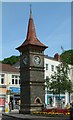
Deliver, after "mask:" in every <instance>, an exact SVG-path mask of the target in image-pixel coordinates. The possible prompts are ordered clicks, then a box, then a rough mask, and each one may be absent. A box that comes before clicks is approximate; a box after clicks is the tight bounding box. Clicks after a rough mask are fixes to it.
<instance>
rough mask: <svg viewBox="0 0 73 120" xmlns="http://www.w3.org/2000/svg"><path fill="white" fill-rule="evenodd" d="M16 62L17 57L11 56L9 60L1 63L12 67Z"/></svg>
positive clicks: (6, 59)
mask: <svg viewBox="0 0 73 120" xmlns="http://www.w3.org/2000/svg"><path fill="white" fill-rule="evenodd" d="M17 61H19V56H11V57H9V58H5V59H4V60H3V61H2V63H4V64H10V65H13V64H15V63H16V62H17Z"/></svg>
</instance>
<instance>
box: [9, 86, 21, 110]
mask: <svg viewBox="0 0 73 120" xmlns="http://www.w3.org/2000/svg"><path fill="white" fill-rule="evenodd" d="M10 91H11V94H10V102H11V109H12V110H13V109H19V105H20V88H19V87H10Z"/></svg>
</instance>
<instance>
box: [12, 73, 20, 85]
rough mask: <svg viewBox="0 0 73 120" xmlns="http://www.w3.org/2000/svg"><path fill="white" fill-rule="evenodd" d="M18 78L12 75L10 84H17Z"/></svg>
mask: <svg viewBox="0 0 73 120" xmlns="http://www.w3.org/2000/svg"><path fill="white" fill-rule="evenodd" d="M19 80H20V76H18V75H12V84H19Z"/></svg>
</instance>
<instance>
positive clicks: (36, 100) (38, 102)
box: [34, 97, 42, 104]
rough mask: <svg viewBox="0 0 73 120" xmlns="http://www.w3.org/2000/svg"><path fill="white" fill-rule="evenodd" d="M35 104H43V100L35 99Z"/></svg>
mask: <svg viewBox="0 0 73 120" xmlns="http://www.w3.org/2000/svg"><path fill="white" fill-rule="evenodd" d="M34 103H36V104H41V103H42V101H41V99H40V98H39V97H37V98H35V100H34Z"/></svg>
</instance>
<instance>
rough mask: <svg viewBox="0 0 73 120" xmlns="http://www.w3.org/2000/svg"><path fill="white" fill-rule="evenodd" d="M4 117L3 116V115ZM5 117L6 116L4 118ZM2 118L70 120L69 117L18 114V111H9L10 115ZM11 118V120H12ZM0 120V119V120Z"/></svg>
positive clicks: (7, 119) (17, 119) (5, 119)
mask: <svg viewBox="0 0 73 120" xmlns="http://www.w3.org/2000/svg"><path fill="white" fill-rule="evenodd" d="M4 115H5V114H4ZM6 115H7V116H6ZM6 115H5V116H3V119H2V120H10V119H11V120H14V119H16V120H70V119H69V117H63V116H61V117H50V116H47V117H46V116H38V115H30V114H25V115H24V114H19V110H17V109H16V110H11V112H10V113H8V114H6ZM12 118H13V119H12ZM0 120H1V119H0Z"/></svg>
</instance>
